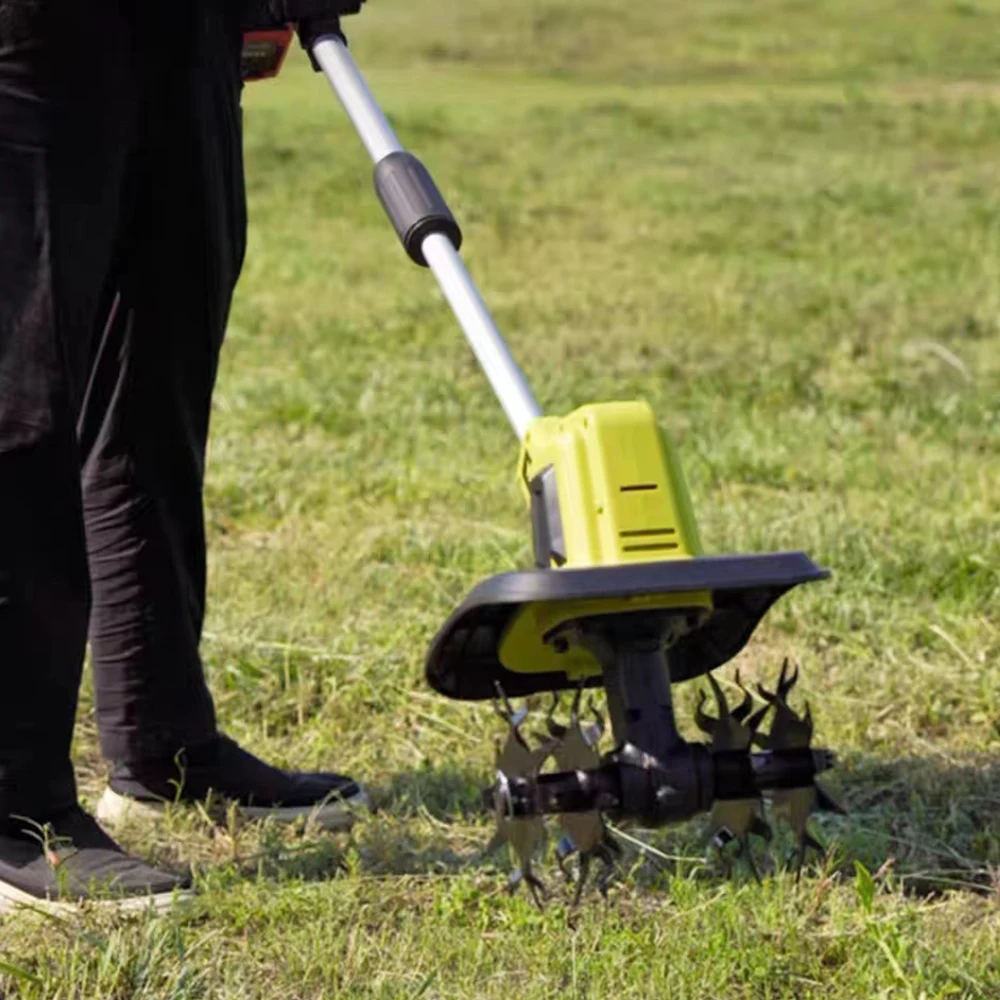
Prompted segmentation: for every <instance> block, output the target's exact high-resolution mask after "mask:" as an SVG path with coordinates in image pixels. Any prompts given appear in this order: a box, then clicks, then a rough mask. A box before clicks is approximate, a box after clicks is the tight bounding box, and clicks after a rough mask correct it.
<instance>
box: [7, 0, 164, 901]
mask: <svg viewBox="0 0 1000 1000" xmlns="http://www.w3.org/2000/svg"><path fill="white" fill-rule="evenodd" d="M62 6H63V7H64V9H62V10H60V11H59V14H58V18H57V17H56V14H55V11H54V7H55V5H48V4H12V3H4V2H0V910H2V909H4V908H5V907H6V906H7V905H8V904H10V903H12V902H27V903H29V904H31V905H39V904H41V905H49V904H50V903H52V901H54V900H64V901H75V900H77V899H78V898H80V897H87V898H91V899H93V898H95V894H96V893H97V892H98V891H100V890H102V889H110V890H111V895H112V898H114V899H115V902H116V905H119V904H120V903H121V902H122V901H123V898H124V897H128V898H129V899H131V901H132V903H133V904H134V902H135V900H136V899H137V898H139V897H141V898H142V901H143V902H146V901H148V900H149V899H150V897H152V900H153V901H154V902H156V903H162V902H165V901H167V900H169V899H171V898H172V894H173V891H174V890H175V889H176V888H177V887H178V886H179V885H180V884H181V880H179V879H177V878H176V877H174V876H172V875H169V874H167V873H164V872H159V871H156V870H154V869H152V868H150V867H149V866H147V865H144V864H143V863H142V862H140V861H137V860H136V859H134V858H129V857H128V856H127V855H125V854H124V853H123V852H122V851H121V850H119V849H118V847H117V845H115V844H114V842H113V841H111V840H110V839H109V838H108V836H107V835H106V834H104V833H103V832H102V831H101V830H100V829H99V828H98V826H97V824H96V823H95V822H94V820H93V819H91V818H90V817H89V816H87V815H86V814H85V813H84V812H83V811H82V810H81V809H80V808H79V806H78V805H77V798H76V788H75V782H74V779H73V770H72V766H71V763H70V756H69V752H70V743H71V737H72V732H73V722H74V716H75V711H76V703H77V692H78V686H79V681H80V671H81V668H82V663H83V655H84V648H85V642H86V631H87V616H88V605H89V581H88V566H87V556H86V546H85V540H84V525H83V516H82V509H81V491H80V479H79V453H78V449H77V444H76V427H75V425H76V414H77V412H78V410H79V407H80V402H81V399H82V398H83V395H84V387H85V384H86V381H87V369H88V365H89V361H90V356H91V352H92V345H91V340H92V336H91V335H92V331H93V329H94V326H95V322H96V321H97V319H98V317H99V316H100V314H101V313H102V311H103V310H104V308H105V306H106V301H107V299H106V292H105V288H106V278H107V275H108V272H109V270H110V268H111V261H112V259H113V256H114V246H115V234H116V231H117V227H118V222H119V215H120V210H121V197H120V194H121V190H122V179H123V176H124V161H125V157H126V155H127V148H128V144H129V136H130V134H131V123H132V120H133V117H134V115H133V111H134V104H133V93H134V88H133V87H132V82H131V79H130V67H129V64H128V61H127V55H128V53H129V51H130V47H131V46H130V40H129V38H128V30H127V26H126V25H125V24H123V23H122V22H121V20H120V18H119V17H117V16H116V15H115V13H114V5H113V4H107V5H102V4H101V3H100V2H96V3H93V4H67V5H62ZM126 905H128V904H126Z"/></svg>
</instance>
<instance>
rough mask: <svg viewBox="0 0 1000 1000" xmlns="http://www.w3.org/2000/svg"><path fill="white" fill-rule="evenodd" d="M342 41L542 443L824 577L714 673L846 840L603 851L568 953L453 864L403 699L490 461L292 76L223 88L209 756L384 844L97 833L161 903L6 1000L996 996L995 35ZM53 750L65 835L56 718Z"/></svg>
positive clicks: (586, 16)
mask: <svg viewBox="0 0 1000 1000" xmlns="http://www.w3.org/2000/svg"><path fill="white" fill-rule="evenodd" d="M367 8H368V9H366V10H365V12H364V14H363V15H362V17H360V18H358V19H357V20H356V21H354V22H352V23H351V25H350V27H351V29H352V31H351V38H352V47H353V50H354V51H355V54H356V55H357V57H358V58H359V60H360V61H361V63H362V64H363V66H364V67H365V68H366V70H367V74H368V76H369V79H370V82H371V83H372V85H373V87H374V89H375V91H376V93H377V95H378V96H379V98H380V100H381V101H382V102H383V103H384V105H385V107H386V109H387V111H388V113H389V114H390V116H391V118H392V120H393V122H394V124H395V126H396V128H397V130H398V132H399V135H400V137H401V139H402V140H403V141H404V142H405V143H406V144H407V145H408V146H410V147H411V148H412V149H413V150H414V151H416V152H417V153H418V154H419V155H420V156H421V157H422V158H423V159H424V161H425V162H426V163H427V164H428V165H429V166H430V168H431V169H432V171H433V172H434V174H435V176H436V177H437V179H438V181H439V184H440V186H441V187H442V189H443V190H444V191H445V192H446V193H447V195H448V197H449V199H450V200H451V202H452V204H453V206H454V208H455V210H456V212H457V214H458V215H459V217H460V219H461V221H462V222H463V224H464V227H465V232H466V241H467V242H466V247H465V250H464V254H465V257H466V260H467V262H468V264H469V266H470V269H471V270H472V272H473V273H474V275H475V276H476V278H477V280H478V281H479V283H480V285H481V287H482V290H483V292H484V294H485V296H486V298H487V300H488V301H489V303H490V304H491V307H492V309H493V311H494V313H495V315H496V318H497V320H498V323H499V325H500V327H501V329H502V330H504V332H505V334H506V335H507V337H508V338H509V341H510V344H511V346H512V348H513V350H514V352H515V354H516V356H517V357H518V359H519V361H520V362H521V363H522V365H523V367H524V368H525V370H526V371H527V373H528V374H529V376H530V378H531V381H532V383H533V385H534V387H535V390H536V393H537V395H538V397H539V399H540V400H541V402H542V404H543V405H544V407H545V408H546V409H547V410H550V411H552V412H560V411H566V410H569V409H571V408H572V407H574V406H576V405H578V404H581V403H584V402H587V401H592V400H597V399H606V398H630V397H636V396H639V397H644V398H646V399H648V400H649V401H650V402H651V403H652V404H653V405H654V406H655V407H656V409H657V411H658V413H659V414H660V415H661V418H662V422H663V424H664V426H665V427H666V429H667V430H668V431H669V433H670V434H671V435H672V437H673V438H674V439H675V440H676V442H677V444H678V446H679V448H680V451H681V454H682V457H683V460H684V464H685V470H686V473H687V476H688V479H689V481H690V484H691V489H692V493H693V497H694V500H695V504H696V510H697V512H698V515H699V520H700V525H701V529H702V534H703V537H704V541H705V543H706V547H707V548H708V549H709V550H710V551H713V552H726V551H734V552H736V551H739V552H753V551H765V550H769V549H784V548H803V549H805V550H807V551H809V552H810V553H811V554H812V555H813V557H814V558H816V559H817V560H818V561H820V562H822V563H823V564H825V565H827V566H829V567H830V568H831V569H832V570H833V572H834V578H833V580H832V581H831V582H829V583H826V584H822V585H817V586H814V587H811V588H806V589H805V590H803V592H802V593H801V594H796V595H794V596H792V597H789V598H787V599H786V600H784V601H783V602H782V603H780V604H779V605H778V606H777V607H776V608H775V609H774V611H773V612H772V613H771V614H770V615H769V616H768V618H767V620H766V622H765V623H764V625H763V626H762V627H761V629H760V630H759V631H758V633H757V635H756V637H755V639H754V641H753V642H752V644H751V646H750V647H749V648H748V649H747V651H746V652H745V653H744V654H742V655H741V657H740V658H739V660H738V664H739V665H740V667H741V670H742V671H743V673H744V675H745V676H749V677H751V678H755V679H767V680H772V679H773V677H774V674H775V673H776V671H777V667H778V666H779V664H780V661H781V658H782V657H783V656H786V655H789V656H793V657H795V658H797V659H798V660H799V661H800V662H801V664H802V682H801V684H800V687H801V688H802V691H803V693H804V694H805V695H806V696H808V698H809V700H810V702H811V703H812V706H813V712H814V715H815V716H816V719H817V727H818V731H817V742H818V743H820V744H822V745H826V746H830V747H833V748H835V749H836V750H837V751H838V753H839V755H840V762H839V763H840V766H839V767H838V770H837V771H836V773H835V774H834V775H833V777H832V778H831V779H830V782H829V784H830V786H831V787H833V788H835V789H836V791H837V793H838V794H839V796H840V797H841V798H842V800H843V801H844V802H845V804H846V806H847V807H848V809H849V815H848V816H846V817H843V818H838V817H824V818H822V819H821V820H820V821H819V823H818V824H817V825H818V829H819V830H820V832H821V834H822V836H823V838H824V840H825V842H826V843H827V844H828V845H829V850H828V853H827V856H826V858H825V859H823V860H822V861H821V862H819V863H818V864H816V865H814V866H813V868H812V869H811V870H810V871H808V872H807V874H806V875H804V876H803V878H802V880H801V882H800V883H799V884H796V883H795V880H794V878H793V877H792V876H791V875H789V874H784V873H781V872H780V871H779V872H776V873H775V874H773V875H772V876H769V877H768V878H766V879H765V882H764V884H763V885H762V886H757V885H755V884H753V883H752V882H751V881H749V880H747V879H746V878H737V879H736V880H735V881H733V882H727V881H726V880H724V879H723V878H722V877H721V874H720V873H719V871H718V870H717V868H716V867H715V866H714V864H713V863H712V862H711V860H710V859H707V856H706V852H705V849H704V846H703V836H704V833H705V827H704V824H703V823H701V822H698V823H692V824H689V825H686V826H683V827H679V828H674V829H670V830H667V831H661V832H655V833H654V832H649V833H646V832H644V833H643V834H642V836H643V837H644V839H646V840H647V841H648V842H649V843H650V844H652V845H653V846H654V847H655V848H656V850H657V851H658V852H660V853H661V854H662V855H663V856H664V858H666V860H664V858H660V859H658V860H656V861H655V862H651V861H647V862H645V863H643V862H642V859H641V857H639V856H638V855H634V856H630V857H629V859H628V861H627V863H626V865H625V866H624V869H623V873H622V877H621V878H620V880H619V881H618V882H617V883H616V884H615V886H614V888H613V890H612V893H611V898H610V903H609V905H607V906H604V905H602V904H601V903H600V901H599V899H598V898H596V897H594V898H588V903H587V905H586V906H584V907H583V909H582V911H581V912H580V914H579V915H578V917H577V918H576V920H575V921H571V920H570V919H569V918H568V914H567V909H566V904H567V901H568V897H567V896H566V895H565V894H564V893H562V890H558V891H557V893H556V901H555V903H554V904H553V905H551V906H550V907H549V908H548V909H547V910H546V911H545V912H544V913H543V914H539V913H537V912H535V911H534V910H533V909H532V907H531V906H530V905H529V903H528V901H527V900H526V899H525V898H516V899H509V898H508V897H507V896H506V895H505V894H504V892H503V882H504V874H505V870H506V869H505V864H500V865H499V866H497V865H493V864H486V863H482V862H480V861H478V860H477V851H478V849H479V847H481V846H482V845H483V844H485V842H486V840H487V839H488V836H489V828H488V824H487V822H486V820H485V818H484V817H483V816H482V815H480V813H479V812H478V810H477V792H478V789H479V787H480V786H481V785H482V784H484V783H485V782H486V781H487V780H488V774H489V767H490V759H491V741H492V737H493V735H494V734H495V733H496V732H497V720H496V719H495V717H494V716H493V715H492V713H491V711H490V710H489V708H488V707H485V706H470V705H466V704H461V703H451V702H447V701H445V700H443V699H440V698H439V697H437V696H435V695H433V694H432V693H431V692H430V691H429V690H428V688H427V686H426V684H425V683H424V681H423V677H422V657H423V654H424V652H425V650H426V648H427V645H428V643H429V641H430V640H431V638H432V637H433V635H434V633H435V631H436V629H437V627H438V626H439V624H440V623H441V622H442V621H443V619H444V618H445V617H446V616H447V614H448V613H449V611H450V609H451V608H452V607H453V606H454V604H455V603H456V602H457V601H458V600H460V598H461V597H462V595H463V593H464V592H465V591H466V589H467V588H468V587H469V586H471V585H472V584H473V582H475V581H476V580H478V579H480V578H482V577H484V576H487V575H489V574H492V573H496V572H500V571H503V570H507V569H511V568H514V567H518V566H523V565H525V564H527V563H528V562H529V559H530V556H529V535H528V525H527V521H526V517H525V514H524V512H523V510H522V509H521V506H520V500H519V498H518V495H517V493H516V491H515V488H514V472H515V458H516V442H515V441H514V439H513V438H512V436H511V434H510V431H509V429H508V427H507V426H506V424H505V422H504V418H503V415H502V413H501V411H500V409H499V407H498V406H497V405H496V403H495V402H494V400H493V399H492V398H491V395H490V392H489V389H488V387H487V386H486V384H485V381H484V379H483V378H482V376H481V375H480V373H479V371H478V370H477V368H476V367H475V364H474V362H473V360H472V358H471V355H470V354H469V352H468V349H467V348H466V347H465V346H464V344H463V342H462V340H461V337H460V335H459V334H458V331H457V327H456V326H455V325H454V323H453V321H452V319H451V317H450V314H449V313H448V312H447V310H446V308H445V306H444V304H443V301H442V299H441V297H440V295H439V294H438V293H437V291H436V288H435V286H434V284H433V281H432V279H431V278H430V276H429V275H428V274H427V273H426V272H425V271H422V270H420V269H417V268H414V267H412V266H409V265H408V264H407V262H406V260H405V258H404V256H403V254H402V252H401V251H400V249H399V248H398V246H397V245H396V244H395V242H394V237H393V235H392V233H391V230H390V228H389V226H388V224H387V223H386V222H385V220H384V218H383V217H382V214H381V209H380V208H379V206H378V204H377V202H376V201H375V199H374V197H373V196H372V193H371V182H370V168H369V165H368V163H367V161H366V159H365V156H364V154H363V151H362V150H361V148H360V145H359V143H358V142H357V139H356V138H355V137H354V136H353V134H352V133H351V131H350V128H349V126H348V125H347V123H346V122H345V121H344V119H343V117H342V114H341V112H340V109H339V107H338V106H337V104H336V102H335V100H334V99H333V97H332V95H331V94H330V93H329V92H328V89H327V87H326V84H325V83H324V82H323V81H322V79H317V78H316V77H314V76H313V74H312V73H311V72H310V71H309V68H308V66H307V64H306V62H305V60H304V59H303V58H302V57H301V56H296V57H295V58H294V59H293V60H292V61H291V64H290V65H289V67H288V68H287V70H286V72H285V73H284V74H283V76H282V77H281V78H280V79H279V80H278V81H277V82H274V83H270V84H267V85H255V86H253V87H251V88H250V89H248V91H247V94H246V102H245V103H246V149H247V169H248V180H249V188H250V203H251V239H250V248H249V254H248V259H247V265H246V269H245V272H244V277H243V280H242V282H241V285H240V288H239V292H238V296H237V301H236V303H235V306H234V311H233V316H232V323H231V329H230V332H229V339H228V343H227V347H226V350H225V354H224V361H223V366H222V373H221V378H220V383H219V389H218V397H217V400H216V408H215V416H214V433H213V439H212V446H211V456H210V465H209V482H208V490H207V518H208V522H209V528H210V537H211V578H210V588H211V593H210V614H209V620H208V623H207V626H206V632H207V634H206V637H205V643H204V651H205V657H206V661H207V666H208V670H209V673H210V676H211V682H212V686H213V690H214V691H215V693H216V696H217V699H218V707H219V714H220V717H221V721H222V723H223V725H224V726H225V727H226V729H227V730H229V731H230V732H231V733H232V734H233V735H234V736H236V737H237V738H238V739H240V740H242V741H245V742H246V744H247V745H248V746H250V747H251V748H252V749H254V750H256V751H258V752H260V753H262V754H266V755H267V756H269V757H270V758H272V759H274V760H276V761H278V762H280V763H283V764H289V765H296V766H300V767H308V768H315V767H320V766H329V765H334V766H338V767H340V768H342V769H346V770H349V771H351V772H356V773H357V774H358V775H359V776H360V777H362V778H364V779H365V780H366V781H367V782H369V783H371V784H372V785H373V786H374V788H375V791H376V793H377V797H378V800H379V803H380V805H381V807H382V811H381V812H380V814H379V815H378V816H377V817H375V818H373V819H372V820H371V821H368V822H366V823H365V824H363V825H362V826H360V827H359V828H358V829H357V830H356V831H355V832H354V833H353V834H352V835H350V836H349V837H344V836H341V837H325V836H322V835H318V834H314V833H312V832H310V831H306V832H305V833H304V834H303V835H301V836H283V835H280V834H279V833H278V832H277V831H275V830H272V829H269V828H264V829H260V828H253V827H248V828H241V827H239V826H237V825H235V824H231V825H230V826H228V827H226V828H223V829H220V828H218V827H216V826H213V825H212V824H211V823H209V822H208V821H207V820H206V819H205V818H204V817H203V816H202V815H201V814H199V813H198V812H196V811H188V812H184V811H177V812H175V813H173V814H172V815H171V816H170V817H169V819H168V821H167V823H166V824H165V825H164V826H162V827H160V828H158V829H156V830H138V829H137V830H134V831H131V832H129V834H128V836H126V838H125V840H126V842H127V844H128V845H129V846H130V847H131V848H133V849H135V850H136V851H138V852H140V853H144V854H146V855H148V856H152V857H155V858H158V859H161V860H170V861H182V860H183V861H190V860H194V861H195V862H196V863H197V865H198V872H199V875H198V878H199V883H200V886H201V889H202V890H203V891H202V893H201V895H200V897H199V899H198V900H197V902H196V903H195V904H194V905H193V907H192V908H191V909H190V910H189V911H187V912H185V913H182V914H178V915H175V916H172V917H169V918H163V919H159V920H146V919H133V920H119V919H112V918H108V917H106V916H101V915H99V914H84V915H82V916H80V917H79V918H73V919H66V920H50V919H45V918H41V917H34V916H31V915H26V916H21V917H18V918H16V919H9V920H7V921H5V922H4V923H3V924H2V926H0V983H2V984H3V986H2V989H4V990H6V993H7V995H8V996H10V997H13V996H24V997H56V996H58V997H61V998H66V997H81V998H83V997H87V998H125V997H158V998H159V997H171V998H194V997H212V998H251V997H260V998H268V1000H277V998H310V1000H312V998H320V997H368V996H370V997H385V998H389V997H393V998H394V997H416V996H424V997H428V998H430V997H449V998H465V997H477V998H478V997H483V998H491V997H504V998H506V997H517V998H518V1000H528V998H533V997H548V996H572V997H602V998H603V997H612V996H615V997H617V996H620V997H626V996H628V997H670V998H688V997H690V998H698V1000H704V998H708V997H711V998H719V1000H737V998H739V1000H765V998H767V1000H778V998H781V1000H786V998H787V1000H792V998H795V1000H798V998H811V997H816V998H823V1000H849V998H858V997H892V998H896V997H901V998H903V997H905V998H914V1000H917V998H922V1000H932V998H933V1000H937V998H944V997H949V998H950V997H961V998H966V997H967V998H996V997H1000V876H998V871H1000V722H998V720H1000V614H998V610H997V609H998V608H1000V523H998V515H997V511H998V508H1000V224H998V219H1000V184H998V170H997V164H998V162H1000V100H998V97H1000V57H998V55H997V48H996V38H997V34H998V31H1000V7H998V6H997V5H996V4H995V3H993V2H987V0H978V2H972V0H962V2H954V3H931V2H928V0H923V2H919V3H913V2H909V3H904V2H902V0H894V2H889V0H881V2H878V0H869V2H865V3H860V2H855V0H838V2H834V0H784V2H781V0H758V2H754V3H748V2H746V0H741V2H737V0H709V2H701V3H693V2H677V3H672V4H665V3H661V4H646V5H643V4H637V3H630V4H624V3H621V4H611V5H609V4H607V3H604V4H596V3H592V2H589V0H588V2H586V3H583V2H580V3H569V2H565V3H562V2H556V0H542V2H538V3H533V4H529V3H526V2H525V3H521V4H515V5H511V4H509V3H503V4H502V3H499V2H498V0H476V2H471V0H461V2H460V0H443V2H436V3H431V2H430V0H424V2H420V3H418V2H413V0H411V2H409V3H404V2H403V0H372V2H371V3H370V4H368V5H367ZM735 665H736V664H733V665H730V666H728V667H726V668H725V669H724V670H723V671H721V676H722V677H723V678H725V679H727V680H728V679H730V678H731V677H732V671H733V668H734V666H735ZM696 692H697V684H695V685H686V686H683V687H681V688H680V689H679V690H678V701H679V706H680V708H679V710H680V711H681V712H682V713H683V714H684V715H685V717H690V713H691V709H692V707H693V705H694V700H695V695H696ZM76 753H77V761H78V767H79V771H80V775H81V780H82V787H83V791H84V793H85V797H86V798H87V800H88V801H89V802H93V799H94V796H95V795H96V794H97V793H98V792H99V789H100V787H101V785H100V782H101V777H102V774H103V765H102V764H101V762H100V760H99V758H98V756H97V752H96V741H95V731H94V720H93V711H92V701H91V700H90V696H89V693H88V692H85V695H84V699H83V704H82V706H81V715H80V726H79V730H78V739H77V751H76ZM856 862H857V863H859V864H860V865H862V866H863V867H862V868H861V869H857V868H856V867H855V863H856ZM869 872H871V873H874V875H875V877H874V880H872V879H871V878H870V876H869V875H868V873H869ZM549 877H550V881H552V884H553V885H554V886H557V885H558V883H557V881H556V880H555V879H552V878H551V875H550V876H549Z"/></svg>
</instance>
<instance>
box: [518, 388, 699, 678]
mask: <svg viewBox="0 0 1000 1000" xmlns="http://www.w3.org/2000/svg"><path fill="white" fill-rule="evenodd" d="M549 468H551V469H552V470H553V471H554V474H555V482H556V490H557V493H558V507H559V521H560V528H561V535H562V541H563V550H564V552H563V554H564V556H565V559H564V560H563V559H560V560H559V562H558V564H557V563H553V564H552V567H551V568H552V569H553V571H558V570H559V569H560V568H567V569H570V568H583V567H599V566H615V565H621V564H626V563H640V562H651V561H662V560H672V559H691V558H694V557H696V556H698V555H700V554H701V542H700V539H699V537H698V529H697V525H696V523H695V518H694V511H693V509H692V507H691V501H690V496H689V494H688V489H687V484H686V482H685V480H684V476H683V473H682V471H681V468H680V462H679V461H678V458H677V455H676V453H675V451H674V449H673V447H672V445H671V444H670V443H669V441H668V440H667V439H666V437H665V436H664V435H663V434H662V433H661V431H660V428H659V426H658V425H657V422H656V415H655V413H654V412H653V410H652V408H651V407H650V406H649V405H648V404H647V403H644V402H611V403H596V404H591V405H588V406H583V407H581V408H580V409H578V410H575V411H574V412H573V413H571V414H569V415H568V416H565V417H539V418H538V419H537V420H535V421H534V423H532V425H531V427H530V428H529V429H528V432H527V433H526V434H525V437H524V442H523V445H522V450H521V462H520V466H519V479H518V481H519V486H520V489H521V492H522V494H523V496H524V498H525V500H526V502H528V503H529V504H530V503H531V496H532V494H531V482H532V480H534V479H535V477H536V476H538V475H539V474H540V473H542V472H543V471H545V470H546V469H549ZM653 609H657V610H659V609H677V611H678V616H677V622H678V626H677V627H678V630H684V629H687V628H691V627H696V624H695V623H697V624H700V622H701V621H703V620H704V619H705V618H706V617H707V616H708V615H709V614H710V613H711V609H712V600H711V595H710V594H709V593H708V592H707V591H697V592H692V593H681V594H678V593H664V594H655V593H653V594H648V593H645V594H641V595H635V596H630V597H606V598H594V599H587V600H575V601H539V602H533V603H530V604H526V605H525V606H524V607H523V608H522V609H521V610H520V611H519V612H518V614H517V615H516V616H515V617H514V619H513V621H512V622H511V624H510V625H509V626H508V628H507V631H506V634H505V635H504V638H503V639H502V641H501V644H500V650H499V653H500V660H501V662H502V663H503V665H504V666H505V667H506V668H507V669H508V670H513V671H516V672H519V673H539V672H549V671H563V672H565V673H567V674H568V675H569V676H570V677H572V678H575V679H578V678H581V677H587V676H592V675H594V674H597V673H599V672H600V666H599V664H598V663H597V661H596V660H595V658H594V657H593V656H592V655H591V654H590V653H589V652H588V651H587V650H585V649H582V648H580V647H572V648H569V649H566V648H562V649H560V648H559V647H560V645H561V644H558V643H553V642H551V641H550V640H551V634H552V632H553V631H554V630H556V629H558V628H559V626H560V625H564V624H565V623H567V622H570V621H573V620H575V619H579V618H584V617H590V616H593V615H606V614H620V613H628V612H632V611H641V610H653Z"/></svg>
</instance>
